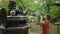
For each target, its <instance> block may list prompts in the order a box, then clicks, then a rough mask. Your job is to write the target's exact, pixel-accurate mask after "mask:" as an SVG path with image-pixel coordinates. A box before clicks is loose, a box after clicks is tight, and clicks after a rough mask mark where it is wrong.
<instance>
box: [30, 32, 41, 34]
mask: <svg viewBox="0 0 60 34" xmlns="http://www.w3.org/2000/svg"><path fill="white" fill-rule="evenodd" d="M30 34H40V33H32V32H31V33H30Z"/></svg>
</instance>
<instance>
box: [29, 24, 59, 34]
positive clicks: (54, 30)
mask: <svg viewBox="0 0 60 34" xmlns="http://www.w3.org/2000/svg"><path fill="white" fill-rule="evenodd" d="M30 25H31V31H32V32H36V33H42V27H40V26H39V25H36V24H35V23H30ZM59 27H60V26H59ZM59 32H60V30H59ZM50 34H57V26H56V25H54V24H50Z"/></svg>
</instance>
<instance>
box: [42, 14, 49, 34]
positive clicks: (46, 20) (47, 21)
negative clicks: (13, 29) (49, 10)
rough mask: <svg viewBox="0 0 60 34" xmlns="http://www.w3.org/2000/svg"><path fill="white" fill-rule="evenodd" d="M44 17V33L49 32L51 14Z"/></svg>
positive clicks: (47, 33)
mask: <svg viewBox="0 0 60 34" xmlns="http://www.w3.org/2000/svg"><path fill="white" fill-rule="evenodd" d="M44 18H45V19H44V20H43V21H42V20H41V24H42V27H43V30H42V34H49V22H50V16H49V15H45V16H44Z"/></svg>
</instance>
